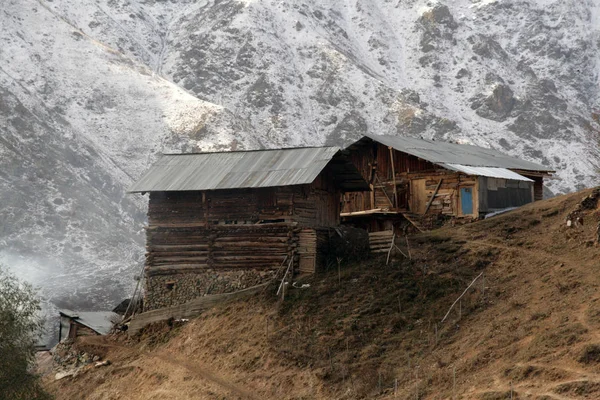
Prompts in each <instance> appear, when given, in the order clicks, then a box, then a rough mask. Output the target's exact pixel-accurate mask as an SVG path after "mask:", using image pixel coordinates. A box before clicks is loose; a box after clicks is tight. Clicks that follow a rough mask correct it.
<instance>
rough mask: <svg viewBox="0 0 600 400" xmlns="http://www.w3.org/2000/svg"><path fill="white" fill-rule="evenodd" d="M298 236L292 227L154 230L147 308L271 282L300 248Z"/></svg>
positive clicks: (148, 250) (149, 255) (149, 247)
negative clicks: (298, 247)
mask: <svg viewBox="0 0 600 400" xmlns="http://www.w3.org/2000/svg"><path fill="white" fill-rule="evenodd" d="M297 231H298V229H297V228H294V227H292V226H291V225H290V224H270V225H237V226H235V225H233V226H232V225H213V226H197V227H165V226H162V227H156V226H155V227H149V228H148V229H147V231H146V236H147V247H146V304H145V309H146V310H153V309H156V308H161V307H169V306H173V305H177V304H182V303H185V302H186V301H190V300H192V299H194V298H196V297H200V296H204V295H207V294H215V293H227V292H232V291H236V290H242V289H245V288H247V287H250V286H253V285H258V284H261V283H263V282H265V281H267V280H270V279H272V278H273V277H274V275H275V273H276V271H277V270H278V269H279V268H280V267H281V265H282V264H283V262H284V261H285V260H286V259H288V257H289V256H290V255H291V254H292V253H293V252H294V251H295V249H296V248H297V246H298V239H297Z"/></svg>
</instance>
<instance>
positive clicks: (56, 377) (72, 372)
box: [54, 369, 77, 381]
mask: <svg viewBox="0 0 600 400" xmlns="http://www.w3.org/2000/svg"><path fill="white" fill-rule="evenodd" d="M76 373H77V370H76V369H73V370H70V371H62V372H57V373H56V375H54V380H55V381H59V380H61V379H64V378H66V377H69V376H75V374H76Z"/></svg>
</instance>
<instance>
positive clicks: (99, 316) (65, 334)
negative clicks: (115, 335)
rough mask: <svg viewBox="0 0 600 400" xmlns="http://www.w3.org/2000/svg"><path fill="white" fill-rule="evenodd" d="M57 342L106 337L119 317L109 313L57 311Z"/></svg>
mask: <svg viewBox="0 0 600 400" xmlns="http://www.w3.org/2000/svg"><path fill="white" fill-rule="evenodd" d="M59 314H60V326H59V329H58V341H59V342H60V341H61V340H63V339H66V338H69V339H75V338H76V337H79V336H93V335H108V334H109V333H110V331H111V329H112V327H113V326H114V325H115V324H116V323H118V322H119V321H120V320H121V317H120V316H119V315H118V314H116V313H114V312H111V311H91V312H77V311H72V310H66V309H63V310H59Z"/></svg>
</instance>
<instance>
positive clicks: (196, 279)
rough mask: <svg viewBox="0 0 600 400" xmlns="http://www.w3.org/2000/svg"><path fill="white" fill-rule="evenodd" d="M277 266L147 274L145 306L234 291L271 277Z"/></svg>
mask: <svg viewBox="0 0 600 400" xmlns="http://www.w3.org/2000/svg"><path fill="white" fill-rule="evenodd" d="M274 275H275V271H274V270H264V269H263V270H258V269H244V270H239V269H237V270H222V269H219V270H216V269H208V270H206V271H203V272H200V273H187V274H173V275H158V276H149V277H146V296H145V300H144V301H145V302H144V310H145V311H150V310H155V309H157V308H163V307H170V306H175V305H179V304H183V303H186V302H188V301H190V300H194V299H196V298H198V297H201V296H206V295H209V294H220V293H231V292H236V291H238V290H242V289H246V288H249V287H252V286H256V285H260V284H261V283H265V282H267V281H268V280H270V279H272V278H273V277H274Z"/></svg>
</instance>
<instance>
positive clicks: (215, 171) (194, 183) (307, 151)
mask: <svg viewBox="0 0 600 400" xmlns="http://www.w3.org/2000/svg"><path fill="white" fill-rule="evenodd" d="M327 166H329V167H330V168H331V170H332V171H333V172H334V174H335V181H336V184H337V185H338V186H339V187H340V189H342V190H345V191H358V190H369V186H368V185H367V183H366V182H365V181H364V179H363V178H362V176H361V175H360V173H359V172H358V170H357V169H356V167H355V166H354V164H352V163H351V162H350V161H349V160H348V159H347V158H346V157H345V156H344V155H343V154H342V153H341V151H340V149H339V148H337V147H305V148H292V149H276V150H254V151H231V152H221V153H195V154H165V155H163V156H162V157H161V158H160V160H158V161H157V162H156V163H155V164H154V165H153V166H152V167H151V168H150V169H149V170H148V171H147V172H146V173H145V174H144V175H143V176H142V177H141V178H140V179H139V180H138V181H137V182H136V183H135V184H134V185H133V187H131V188H130V189H129V192H130V193H140V192H169V191H192V190H219V189H242V188H264V187H274V186H291V185H302V184H310V183H312V182H313V181H314V180H315V178H316V177H317V176H318V175H319V174H320V173H321V172H322V171H323V170H324V169H325V167H327Z"/></svg>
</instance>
